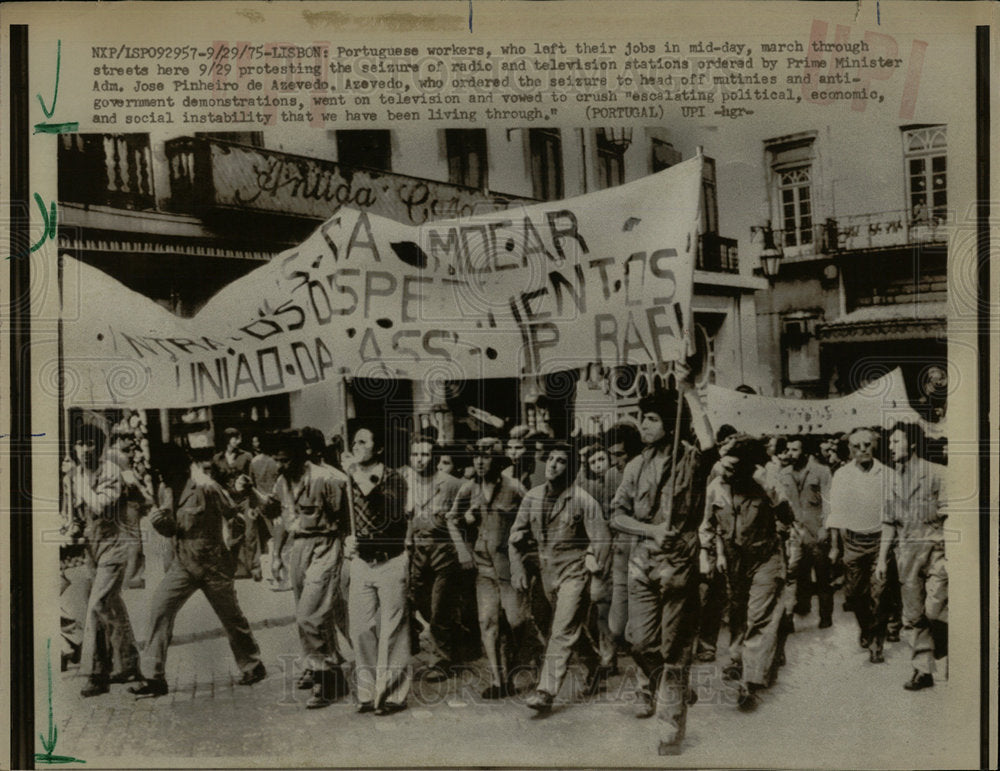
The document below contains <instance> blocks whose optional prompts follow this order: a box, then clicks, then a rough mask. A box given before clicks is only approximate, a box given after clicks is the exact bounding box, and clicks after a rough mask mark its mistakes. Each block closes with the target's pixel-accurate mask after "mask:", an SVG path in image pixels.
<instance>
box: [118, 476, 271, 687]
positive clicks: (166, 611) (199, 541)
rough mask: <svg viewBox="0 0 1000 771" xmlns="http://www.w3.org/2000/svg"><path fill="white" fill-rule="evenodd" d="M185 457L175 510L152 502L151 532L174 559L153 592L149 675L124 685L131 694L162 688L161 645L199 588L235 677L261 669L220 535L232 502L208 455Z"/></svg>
mask: <svg viewBox="0 0 1000 771" xmlns="http://www.w3.org/2000/svg"><path fill="white" fill-rule="evenodd" d="M191 460H192V462H191V476H190V478H189V479H188V481H187V484H186V485H185V486H184V490H183V491H182V492H181V494H180V497H179V498H178V502H177V510H176V513H175V512H173V511H170V510H169V509H164V508H157V509H155V510H154V511H153V513H152V515H151V516H152V524H153V527H154V528H156V530H157V532H159V533H160V534H161V535H166V536H170V537H172V538H173V545H174V559H173V561H172V562H171V563H170V567H169V568H168V569H167V574H166V575H165V576H164V577H163V580H162V581H160V585H159V586H158V587H157V588H156V593H155V594H154V595H153V601H152V607H151V608H150V630H151V631H150V636H149V643H148V644H147V645H146V649H145V651H144V652H143V659H144V668H145V670H146V672H147V673H149V677H148V678H147V679H146V682H145V683H143V684H142V685H141V686H139V687H136V688H132V689H130V690H131V692H132V693H134V694H136V695H137V696H162V695H164V694H165V693H167V690H168V689H167V680H166V664H167V647H168V646H169V645H170V638H171V636H172V634H173V628H174V619H175V618H177V613H178V612H179V611H180V609H181V608H182V607H183V606H184V603H185V602H187V601H188V598H190V597H191V595H192V594H194V593H195V592H196V591H198V590H199V589H201V591H202V592H204V594H205V598H206V599H207V600H208V602H209V604H210V605H211V606H212V610H214V611H215V614H216V615H217V616H218V617H219V621H221V622H222V625H223V627H224V628H225V630H226V635H227V636H228V637H229V647H230V649H231V650H232V652H233V656H234V657H235V658H236V663H237V665H238V666H239V668H240V671H241V673H242V674H241V676H240V679H239V680H238V681H237V682H238V683H239V684H240V685H252V684H254V683H256V682H259V681H260V680H263V679H264V677H265V676H266V674H267V672H266V670H265V668H264V664H263V663H262V662H261V660H260V648H259V647H258V646H257V641H256V640H255V639H254V637H253V633H252V632H251V631H250V623H249V622H248V621H247V618H246V616H245V615H243V611H242V610H241V609H240V604H239V601H238V600H237V599H236V587H235V585H234V583H233V568H234V565H233V557H232V555H231V554H230V552H229V550H228V549H227V548H226V545H225V543H224V541H223V534H222V525H223V522H224V521H227V520H232V519H233V518H234V517H236V516H237V506H236V504H235V503H234V502H233V500H232V498H231V497H230V496H229V494H228V493H227V492H226V490H225V489H224V488H223V487H222V485H220V484H219V483H218V482H216V481H215V480H214V479H212V477H211V476H210V474H209V469H210V468H211V465H212V462H211V460H210V459H209V458H199V457H197V456H196V457H192V459H191Z"/></svg>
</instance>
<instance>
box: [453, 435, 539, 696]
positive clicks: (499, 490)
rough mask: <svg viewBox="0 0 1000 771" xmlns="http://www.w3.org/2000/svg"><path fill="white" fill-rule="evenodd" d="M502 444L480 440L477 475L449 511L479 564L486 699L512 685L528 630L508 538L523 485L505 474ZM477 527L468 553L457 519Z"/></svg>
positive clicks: (470, 558)
mask: <svg viewBox="0 0 1000 771" xmlns="http://www.w3.org/2000/svg"><path fill="white" fill-rule="evenodd" d="M502 450H503V445H502V444H501V443H500V440H499V439H495V438H492V437H484V438H482V439H479V440H478V441H477V442H476V445H475V448H474V450H473V455H472V466H473V470H474V476H473V478H472V479H468V480H466V481H465V482H464V483H463V484H462V487H461V489H460V490H459V491H458V495H457V496H456V497H455V503H454V504H453V505H452V507H451V511H449V512H448V519H449V520H450V521H451V522H452V523H453V526H452V527H450V528H449V529H450V530H451V532H452V534H453V536H452V537H453V538H454V539H455V540H456V542H455V547H456V549H457V550H458V552H459V555H460V556H461V557H462V561H463V563H466V564H468V563H474V564H475V566H476V605H477V606H478V610H479V632H480V636H481V638H482V643H483V648H484V650H485V652H486V661H487V664H488V666H489V678H490V682H489V685H487V686H486V688H485V689H484V690H483V692H482V694H481V695H482V698H484V699H502V698H504V697H505V696H507V695H508V693H509V692H510V690H511V683H510V682H509V680H508V678H509V676H510V674H511V660H512V657H513V650H512V648H513V645H514V642H515V641H518V642H520V641H521V640H522V638H523V637H524V636H525V635H524V626H525V623H526V622H527V619H526V618H525V598H524V592H523V591H519V590H518V589H516V588H515V587H514V586H513V585H512V584H511V564H510V558H509V555H508V537H509V535H510V528H511V525H513V524H514V519H515V518H516V516H517V511H518V507H519V506H520V505H521V499H522V498H524V492H525V491H524V488H523V487H522V486H521V483H520V482H518V481H517V480H516V479H513V478H511V477H506V476H504V475H503V474H502V473H501V469H502V467H501V465H500V464H501V462H502V461H501V457H502ZM460 522H464V523H465V524H466V525H475V526H476V539H475V544H474V546H473V549H472V553H471V554H470V553H469V550H468V548H467V547H466V545H465V543H464V542H462V541H461V540H459V539H458V536H457V533H458V527H457V526H458V524H459V523H460Z"/></svg>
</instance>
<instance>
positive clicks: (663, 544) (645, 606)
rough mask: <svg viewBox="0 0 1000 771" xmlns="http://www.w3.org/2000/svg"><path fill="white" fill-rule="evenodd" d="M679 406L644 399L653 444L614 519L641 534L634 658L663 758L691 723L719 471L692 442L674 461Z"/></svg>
mask: <svg viewBox="0 0 1000 771" xmlns="http://www.w3.org/2000/svg"><path fill="white" fill-rule="evenodd" d="M685 369H686V368H685ZM685 374H686V373H685ZM679 385H680V387H681V388H682V389H686V388H687V384H686V383H683V382H681V383H680V384H679ZM685 401H687V400H685ZM695 403H696V402H695ZM679 408H680V404H679V403H678V399H677V396H676V395H675V394H671V393H656V394H651V395H649V396H647V397H644V398H643V399H642V400H641V401H640V403H639V409H640V410H641V412H642V421H641V423H640V424H639V432H640V434H641V436H642V441H643V444H644V445H645V447H644V448H643V450H642V452H641V453H640V455H639V456H638V457H637V458H635V459H634V460H632V461H631V462H630V463H629V464H628V465H627V466H626V467H625V473H624V475H623V477H622V482H621V485H620V486H619V488H618V491H617V493H615V497H614V501H613V502H612V510H613V512H614V514H613V516H612V520H611V524H612V527H614V528H615V529H617V530H620V531H622V532H624V533H628V534H630V535H634V536H636V537H637V541H636V544H635V546H634V547H633V549H632V556H631V559H630V562H629V577H628V606H629V611H628V612H629V619H628V629H627V632H626V636H627V639H628V641H629V643H630V644H631V646H632V657H633V659H635V662H636V664H638V666H639V668H640V669H641V670H642V673H643V675H644V676H645V677H646V678H648V680H649V688H648V689H647V690H644V691H642V692H641V693H640V702H639V707H638V710H637V712H636V717H650V716H652V715H653V714H655V715H656V716H657V718H658V719H659V720H660V721H661V724H660V732H661V733H660V736H661V738H660V747H659V751H660V754H662V755H672V754H677V753H678V752H680V747H681V743H682V742H683V739H684V733H685V728H686V721H687V705H688V699H689V697H690V692H689V688H688V679H689V675H690V664H691V654H692V648H693V646H694V639H695V636H696V635H697V631H698V615H699V598H698V580H699V573H698V560H697V557H698V526H699V524H700V523H701V519H702V512H703V509H704V496H705V487H706V482H707V479H708V472H709V470H710V468H711V466H710V464H709V463H706V461H705V458H704V457H703V455H702V452H701V450H700V449H699V448H698V446H697V445H696V444H694V443H692V442H689V441H687V439H684V440H683V441H681V442H680V443H679V447H678V451H677V456H676V458H675V459H674V458H672V445H673V442H672V439H673V437H672V436H671V432H672V431H673V430H674V423H675V417H676V414H677V413H676V410H677V409H679ZM686 412H687V411H685V413H686ZM685 417H686V418H690V415H685ZM690 427H691V422H690V420H689V419H688V420H684V421H682V423H681V437H687V436H688V435H689V432H690V430H691V428H690ZM672 461H673V462H672Z"/></svg>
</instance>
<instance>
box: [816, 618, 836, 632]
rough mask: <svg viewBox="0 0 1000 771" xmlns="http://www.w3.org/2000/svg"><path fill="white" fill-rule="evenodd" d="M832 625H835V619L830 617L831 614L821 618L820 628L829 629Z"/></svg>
mask: <svg viewBox="0 0 1000 771" xmlns="http://www.w3.org/2000/svg"><path fill="white" fill-rule="evenodd" d="M831 626H833V619H832V618H830V617H829V616H827V617H826V618H821V619H820V620H819V628H820V629H829V628H830V627H831Z"/></svg>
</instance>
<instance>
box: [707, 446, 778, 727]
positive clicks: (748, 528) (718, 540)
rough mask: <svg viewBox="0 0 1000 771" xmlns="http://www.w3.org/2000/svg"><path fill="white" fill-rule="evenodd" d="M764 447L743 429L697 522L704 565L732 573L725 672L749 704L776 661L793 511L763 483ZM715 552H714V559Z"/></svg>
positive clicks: (768, 680)
mask: <svg viewBox="0 0 1000 771" xmlns="http://www.w3.org/2000/svg"><path fill="white" fill-rule="evenodd" d="M765 461H766V454H765V451H764V448H763V446H762V445H761V444H760V442H759V441H756V440H754V439H752V438H750V437H746V436H741V437H740V438H739V439H737V441H736V442H735V443H734V444H733V446H732V447H731V449H730V450H729V451H728V452H727V454H726V455H725V456H724V457H723V458H722V459H721V460H720V461H719V462H720V464H721V476H720V479H721V482H720V484H721V485H724V486H725V488H726V490H725V493H724V494H721V495H717V494H713V495H712V497H711V498H710V499H709V503H708V505H706V507H705V514H704V520H703V522H702V525H701V532H702V536H703V537H702V542H703V544H704V546H703V549H705V551H706V552H707V553H706V554H704V558H703V559H702V560H701V570H702V571H704V572H706V573H708V572H709V571H710V570H711V569H712V566H713V563H714V568H715V569H717V570H719V571H721V572H723V573H724V574H725V575H726V576H727V578H728V579H729V629H730V634H731V641H730V645H729V648H730V657H731V658H732V662H733V663H732V664H731V665H730V666H729V667H727V668H726V669H727V670H728V672H727V673H726V674H725V675H724V676H725V677H726V678H727V679H738V680H739V681H740V686H739V688H740V690H739V698H738V701H737V704H738V706H739V707H740V709H742V710H751V709H753V708H754V707H755V706H756V704H757V701H758V699H759V697H758V693H759V692H760V691H761V690H763V689H764V688H766V687H767V686H768V685H770V683H771V681H772V680H773V678H774V675H775V671H776V669H777V666H778V662H779V661H780V659H779V652H780V648H781V644H782V641H781V625H782V618H783V617H784V603H783V599H782V591H783V589H784V583H785V558H784V553H783V550H782V542H781V535H780V531H781V530H783V529H785V528H787V527H790V526H791V524H792V521H793V519H794V516H793V514H792V510H791V507H790V506H789V504H788V502H787V501H784V500H782V501H780V502H778V503H775V502H774V500H773V499H772V497H771V495H770V493H769V492H766V491H765V488H764V486H763V485H762V482H765V476H766V471H765V469H764V463H765ZM713 557H714V559H712V558H713Z"/></svg>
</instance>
